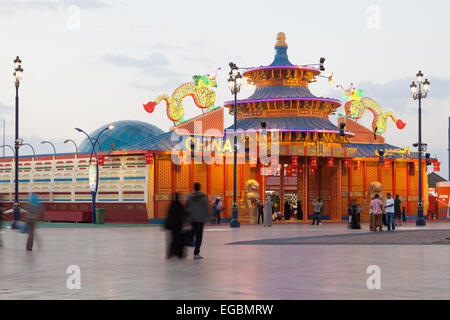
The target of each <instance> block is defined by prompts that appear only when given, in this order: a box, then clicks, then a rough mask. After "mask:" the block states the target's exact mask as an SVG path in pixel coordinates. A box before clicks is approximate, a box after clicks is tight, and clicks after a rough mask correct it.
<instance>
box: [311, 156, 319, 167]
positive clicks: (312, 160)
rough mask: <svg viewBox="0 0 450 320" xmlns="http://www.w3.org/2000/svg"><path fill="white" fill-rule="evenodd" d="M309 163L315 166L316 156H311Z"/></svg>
mask: <svg viewBox="0 0 450 320" xmlns="http://www.w3.org/2000/svg"><path fill="white" fill-rule="evenodd" d="M310 165H311V167H317V157H311V161H310Z"/></svg>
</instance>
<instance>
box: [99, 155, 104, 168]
mask: <svg viewBox="0 0 450 320" xmlns="http://www.w3.org/2000/svg"><path fill="white" fill-rule="evenodd" d="M104 161H105V160H104V158H103V156H98V165H99V166H100V167H103V164H104Z"/></svg>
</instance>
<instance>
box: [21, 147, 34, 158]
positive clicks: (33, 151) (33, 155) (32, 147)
mask: <svg viewBox="0 0 450 320" xmlns="http://www.w3.org/2000/svg"><path fill="white" fill-rule="evenodd" d="M22 145H23V146H29V147H30V148H31V150H32V151H33V158H34V157H36V152H34V148H33V146H32V145H31V144H29V143H22Z"/></svg>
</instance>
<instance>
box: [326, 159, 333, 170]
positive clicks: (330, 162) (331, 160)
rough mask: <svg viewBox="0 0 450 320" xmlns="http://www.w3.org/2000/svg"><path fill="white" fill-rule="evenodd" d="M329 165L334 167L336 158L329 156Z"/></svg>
mask: <svg viewBox="0 0 450 320" xmlns="http://www.w3.org/2000/svg"><path fill="white" fill-rule="evenodd" d="M327 166H329V167H330V168H331V167H334V158H328V160H327Z"/></svg>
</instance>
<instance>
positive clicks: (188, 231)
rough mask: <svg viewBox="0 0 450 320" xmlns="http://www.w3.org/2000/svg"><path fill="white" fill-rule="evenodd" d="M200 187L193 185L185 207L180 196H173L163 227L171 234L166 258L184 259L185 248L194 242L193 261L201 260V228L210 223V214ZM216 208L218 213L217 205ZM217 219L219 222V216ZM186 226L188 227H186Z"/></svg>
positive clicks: (197, 184)
mask: <svg viewBox="0 0 450 320" xmlns="http://www.w3.org/2000/svg"><path fill="white" fill-rule="evenodd" d="M200 187H201V186H200V183H198V182H196V183H195V184H194V192H192V193H191V194H190V195H189V196H188V197H187V199H186V205H185V206H183V204H182V203H181V201H180V194H179V193H176V194H175V199H174V200H173V201H172V203H171V205H170V208H169V213H168V216H167V219H166V222H165V225H164V227H165V229H167V230H168V231H170V233H171V240H170V241H169V245H168V250H167V258H170V257H172V256H176V257H178V258H185V257H186V246H187V245H189V244H190V243H191V242H192V241H194V246H195V249H194V259H203V257H202V256H201V255H200V247H201V245H202V239H203V227H204V225H205V223H206V222H210V213H209V204H208V196H207V195H206V194H205V193H203V192H201V191H200ZM216 203H217V204H219V203H220V199H217V200H216ZM216 208H217V209H216V210H218V211H219V213H220V208H218V206H217V205H216ZM218 219H219V221H220V216H219V218H218ZM188 224H189V225H190V226H187V225H188ZM192 238H193V239H192Z"/></svg>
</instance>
